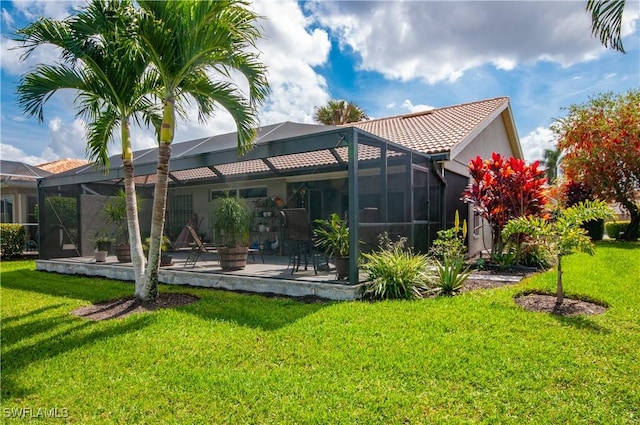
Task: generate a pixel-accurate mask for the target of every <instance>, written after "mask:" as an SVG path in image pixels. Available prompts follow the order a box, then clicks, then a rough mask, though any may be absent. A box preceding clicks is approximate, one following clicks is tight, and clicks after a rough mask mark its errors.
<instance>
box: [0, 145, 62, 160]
mask: <svg viewBox="0 0 640 425" xmlns="http://www.w3.org/2000/svg"><path fill="white" fill-rule="evenodd" d="M0 158H2V159H3V160H5V161H16V162H24V163H25V164H29V165H38V164H44V163H45V162H50V161H53V160H56V159H58V158H59V157H58V156H56V155H55V154H53V153H52V152H51V151H50V150H47V151H45V152H42V154H41V155H40V156H38V155H28V154H27V153H25V151H23V150H22V149H20V148H16V147H15V146H12V145H7V144H5V143H0Z"/></svg>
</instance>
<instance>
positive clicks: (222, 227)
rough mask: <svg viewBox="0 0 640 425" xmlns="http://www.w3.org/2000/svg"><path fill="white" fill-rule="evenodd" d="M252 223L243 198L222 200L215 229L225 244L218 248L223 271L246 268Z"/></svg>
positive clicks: (228, 197)
mask: <svg viewBox="0 0 640 425" xmlns="http://www.w3.org/2000/svg"><path fill="white" fill-rule="evenodd" d="M251 223H252V218H251V212H250V211H249V208H248V207H247V204H246V203H245V202H244V201H243V200H242V199H241V198H239V197H237V196H233V197H232V196H227V197H225V198H222V199H220V203H219V205H218V208H217V209H216V211H215V219H214V229H215V231H216V234H217V235H218V237H219V239H218V240H219V241H221V242H222V244H223V246H222V247H220V248H218V258H219V260H220V267H222V269H223V270H241V269H244V267H245V266H246V264H247V255H248V252H249V230H250V229H251Z"/></svg>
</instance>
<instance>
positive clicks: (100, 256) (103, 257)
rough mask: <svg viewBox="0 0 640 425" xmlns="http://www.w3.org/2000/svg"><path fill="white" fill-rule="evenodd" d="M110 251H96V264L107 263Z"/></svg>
mask: <svg viewBox="0 0 640 425" xmlns="http://www.w3.org/2000/svg"><path fill="white" fill-rule="evenodd" d="M107 254H109V251H95V255H96V263H105V262H106V261H107Z"/></svg>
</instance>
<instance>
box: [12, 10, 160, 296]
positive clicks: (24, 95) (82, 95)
mask: <svg viewBox="0 0 640 425" xmlns="http://www.w3.org/2000/svg"><path fill="white" fill-rule="evenodd" d="M134 23H135V19H134V9H133V6H132V2H131V1H129V0H123V1H117V2H104V1H101V0H95V1H92V2H91V3H90V4H89V5H88V6H87V8H86V9H84V10H83V11H81V12H80V13H78V14H77V15H73V16H70V17H68V18H66V19H64V20H60V21H58V20H53V19H44V18H41V19H40V20H38V21H37V22H34V23H32V24H30V25H28V26H27V27H25V28H23V29H21V30H18V31H17V32H16V35H17V41H20V42H22V43H23V44H22V47H23V48H25V49H26V51H25V53H24V55H23V59H24V58H26V57H28V56H29V55H30V54H31V53H32V52H33V51H34V50H35V49H36V48H37V47H39V46H41V45H45V44H49V45H54V46H57V47H59V48H60V49H61V51H62V54H61V59H60V61H58V62H56V63H54V64H52V65H47V64H41V65H39V66H38V67H36V69H35V70H33V71H31V72H29V73H27V74H26V75H24V76H23V77H22V79H21V81H20V83H19V85H18V101H19V104H20V106H21V107H22V108H23V110H24V111H25V113H27V114H29V115H37V117H38V119H39V120H40V121H42V120H43V107H44V104H45V103H46V102H47V101H48V100H49V99H50V97H51V96H52V95H53V94H54V93H55V92H57V91H58V90H63V89H72V90H76V91H77V92H78V95H77V98H76V100H77V102H78V105H79V110H78V115H79V116H82V117H84V118H85V119H86V120H87V121H88V125H87V155H88V156H89V158H90V159H91V160H93V161H94V162H95V163H96V165H97V166H100V167H104V168H107V167H108V165H109V157H108V147H109V144H110V143H111V142H113V138H114V134H115V133H116V132H117V131H118V129H119V130H120V138H121V144H122V162H123V170H124V188H125V193H126V200H127V226H128V230H129V242H130V245H131V257H132V262H133V265H134V272H135V279H136V282H137V283H138V282H140V281H141V278H142V276H143V274H144V254H143V251H142V242H141V238H140V226H139V221H138V210H137V203H136V189H135V183H134V181H133V175H134V169H133V151H132V149H131V137H130V129H129V125H130V120H131V119H133V120H134V121H135V122H137V123H138V124H140V125H145V126H147V125H149V124H150V123H151V122H153V121H156V122H159V114H158V112H159V111H158V108H157V106H156V105H155V104H154V103H153V102H152V101H151V100H150V99H149V97H148V93H149V92H150V91H151V89H152V88H153V85H152V84H151V83H152V81H151V80H149V79H148V78H144V75H145V74H144V72H145V69H146V66H147V65H146V61H145V58H144V56H143V55H142V54H141V53H142V52H141V50H140V48H139V47H138V46H136V45H135V38H134V37H132V34H133V31H134V29H135V27H134Z"/></svg>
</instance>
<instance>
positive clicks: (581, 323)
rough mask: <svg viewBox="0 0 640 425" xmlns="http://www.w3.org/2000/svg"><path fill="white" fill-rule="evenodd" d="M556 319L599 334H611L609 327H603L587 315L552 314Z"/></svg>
mask: <svg viewBox="0 0 640 425" xmlns="http://www.w3.org/2000/svg"><path fill="white" fill-rule="evenodd" d="M551 316H552V317H553V318H554V319H556V320H557V321H559V322H560V323H562V324H564V325H569V326H572V327H574V328H576V329H581V330H586V331H590V332H594V333H599V334H605V335H606V334H609V333H611V331H610V330H609V329H607V328H603V327H602V326H600V325H599V324H597V323H595V322H594V321H593V320H591V319H589V318H588V317H586V316H560V315H558V314H552V315H551Z"/></svg>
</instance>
